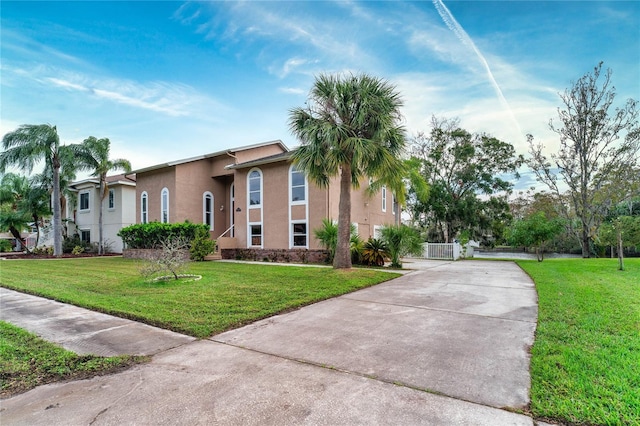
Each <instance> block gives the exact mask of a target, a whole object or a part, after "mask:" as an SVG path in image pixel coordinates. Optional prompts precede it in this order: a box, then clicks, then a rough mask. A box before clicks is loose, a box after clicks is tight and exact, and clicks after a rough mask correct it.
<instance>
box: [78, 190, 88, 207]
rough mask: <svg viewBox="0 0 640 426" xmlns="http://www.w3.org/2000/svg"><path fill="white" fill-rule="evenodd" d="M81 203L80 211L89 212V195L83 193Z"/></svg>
mask: <svg viewBox="0 0 640 426" xmlns="http://www.w3.org/2000/svg"><path fill="white" fill-rule="evenodd" d="M79 202H80V211H83V210H89V193H88V192H81V193H80V200H79Z"/></svg>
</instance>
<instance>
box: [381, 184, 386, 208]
mask: <svg viewBox="0 0 640 426" xmlns="http://www.w3.org/2000/svg"><path fill="white" fill-rule="evenodd" d="M380 193H381V195H382V212H383V213H386V212H387V187H386V186H383V187H382V189H381V190H380Z"/></svg>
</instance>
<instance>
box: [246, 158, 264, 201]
mask: <svg viewBox="0 0 640 426" xmlns="http://www.w3.org/2000/svg"><path fill="white" fill-rule="evenodd" d="M253 172H258V173H259V174H260V204H251V173H253ZM263 192H264V175H263V174H262V170H260V169H258V168H253V169H251V170H249V172H248V173H247V210H249V209H260V208H262V205H263V204H264V194H263Z"/></svg>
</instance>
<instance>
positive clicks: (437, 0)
mask: <svg viewBox="0 0 640 426" xmlns="http://www.w3.org/2000/svg"><path fill="white" fill-rule="evenodd" d="M433 5H434V6H435V8H436V10H437V11H438V14H440V17H441V18H442V20H443V21H444V23H445V25H446V26H447V27H448V28H449V29H450V30H451V31H453V33H454V34H455V35H456V36H457V37H458V39H459V40H460V41H461V42H462V43H463V44H465V45H467V46H469V47H470V48H471V49H473V51H474V52H475V54H476V56H478V59H480V62H481V63H482V65H483V66H484V69H485V70H486V72H487V76H488V77H489V81H490V82H491V85H492V86H493V88H494V90H495V91H496V94H497V95H498V99H499V100H500V103H501V104H502V106H503V107H504V108H505V109H506V110H507V111H509V115H510V116H511V119H512V120H513V123H514V124H515V126H516V129H518V132H519V133H520V134H521V135H522V134H523V133H522V129H521V128H520V124H519V123H518V120H517V119H516V116H515V115H514V114H513V111H512V110H511V106H510V105H509V102H507V99H506V98H505V97H504V95H503V94H502V89H500V86H499V85H498V82H497V81H496V79H495V78H494V77H493V73H492V72H491V68H490V67H489V64H488V63H487V60H486V59H485V58H484V56H483V55H482V53H481V52H480V50H478V48H477V47H476V44H475V43H474V42H473V40H471V37H469V34H467V32H466V31H465V30H464V28H462V26H461V25H460V24H459V23H458V21H456V18H454V17H453V15H452V14H451V12H450V11H449V9H448V8H447V6H445V5H444V3H443V2H442V0H433Z"/></svg>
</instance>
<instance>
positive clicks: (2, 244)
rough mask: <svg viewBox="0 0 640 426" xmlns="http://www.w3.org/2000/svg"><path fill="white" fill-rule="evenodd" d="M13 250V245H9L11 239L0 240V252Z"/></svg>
mask: <svg viewBox="0 0 640 426" xmlns="http://www.w3.org/2000/svg"><path fill="white" fill-rule="evenodd" d="M11 250H13V246H12V245H11V241H9V240H0V253H3V252H6V251H11Z"/></svg>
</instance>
